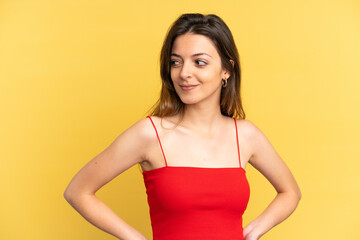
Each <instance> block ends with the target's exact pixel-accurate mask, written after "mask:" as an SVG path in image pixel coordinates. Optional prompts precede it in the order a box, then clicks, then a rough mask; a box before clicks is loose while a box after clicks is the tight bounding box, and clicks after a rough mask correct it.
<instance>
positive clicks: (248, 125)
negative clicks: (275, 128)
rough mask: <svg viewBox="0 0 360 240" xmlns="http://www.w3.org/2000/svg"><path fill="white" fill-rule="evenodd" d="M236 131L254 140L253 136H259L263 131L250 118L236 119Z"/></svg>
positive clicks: (249, 139)
mask: <svg viewBox="0 0 360 240" xmlns="http://www.w3.org/2000/svg"><path fill="white" fill-rule="evenodd" d="M236 123H237V126H238V132H239V133H241V135H242V136H243V137H245V138H246V140H248V141H252V140H254V137H255V138H256V137H259V136H260V135H262V134H263V133H262V132H261V130H260V129H259V128H258V127H257V126H256V125H255V124H254V123H253V122H251V121H250V120H247V119H237V120H236Z"/></svg>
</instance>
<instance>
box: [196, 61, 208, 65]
mask: <svg viewBox="0 0 360 240" xmlns="http://www.w3.org/2000/svg"><path fill="white" fill-rule="evenodd" d="M195 62H196V64H197V65H199V66H205V65H207V62H205V61H203V60H196V61H195Z"/></svg>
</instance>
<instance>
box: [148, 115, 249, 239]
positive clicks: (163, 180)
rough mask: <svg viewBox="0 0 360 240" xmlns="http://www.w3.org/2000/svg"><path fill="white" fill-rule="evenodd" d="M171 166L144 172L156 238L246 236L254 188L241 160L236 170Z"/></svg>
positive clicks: (226, 237)
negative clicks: (244, 218)
mask: <svg viewBox="0 0 360 240" xmlns="http://www.w3.org/2000/svg"><path fill="white" fill-rule="evenodd" d="M148 117H149V119H150V120H151V122H152V124H153V126H154V129H155V131H156V134H157V137H158V140H159V144H160V146H161V150H162V153H163V156H164V160H165V164H166V165H165V166H164V167H161V168H157V169H153V170H149V171H144V172H143V177H144V183H145V187H146V193H147V196H148V204H149V208H150V218H151V225H152V230H153V240H177V239H179V240H180V239H181V240H190V239H194V240H195V239H199V240H200V239H207V240H212V239H214V240H215V239H216V240H224V239H226V240H228V239H229V240H235V239H236V240H241V239H244V238H243V225H242V215H243V213H244V211H245V209H246V206H247V204H248V201H249V196H250V188H249V184H248V181H247V179H246V172H245V170H244V169H243V168H242V167H241V164H240V152H239V143H238V136H237V126H236V120H235V119H234V121H235V128H236V139H237V143H238V153H239V167H233V168H203V167H185V166H184V167H179V166H168V165H167V161H166V158H165V155H164V152H163V149H162V145H161V141H160V138H159V135H158V133H157V130H156V127H155V125H154V123H153V121H152V119H151V117H150V116H148Z"/></svg>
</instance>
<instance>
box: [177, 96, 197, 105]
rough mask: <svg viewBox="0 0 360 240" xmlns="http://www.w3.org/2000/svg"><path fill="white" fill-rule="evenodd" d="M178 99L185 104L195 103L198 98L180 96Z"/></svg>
mask: <svg viewBox="0 0 360 240" xmlns="http://www.w3.org/2000/svg"><path fill="white" fill-rule="evenodd" d="M180 100H181V102H182V103H184V104H186V105H190V104H195V103H198V102H199V100H197V99H195V98H190V97H180Z"/></svg>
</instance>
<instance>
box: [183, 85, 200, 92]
mask: <svg viewBox="0 0 360 240" xmlns="http://www.w3.org/2000/svg"><path fill="white" fill-rule="evenodd" d="M197 86H198V85H180V87H181V89H182V90H183V91H190V90H192V89H194V88H196V87H197Z"/></svg>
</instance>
